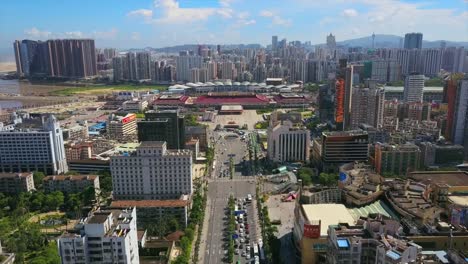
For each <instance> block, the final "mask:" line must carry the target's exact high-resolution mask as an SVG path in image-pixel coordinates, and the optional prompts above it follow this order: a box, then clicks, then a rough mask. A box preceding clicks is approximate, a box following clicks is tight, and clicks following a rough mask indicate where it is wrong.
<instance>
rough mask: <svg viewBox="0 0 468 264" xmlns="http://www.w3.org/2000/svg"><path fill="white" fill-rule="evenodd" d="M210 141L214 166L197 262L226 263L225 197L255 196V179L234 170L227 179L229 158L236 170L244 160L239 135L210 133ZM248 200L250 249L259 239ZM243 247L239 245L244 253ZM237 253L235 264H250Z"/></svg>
mask: <svg viewBox="0 0 468 264" xmlns="http://www.w3.org/2000/svg"><path fill="white" fill-rule="evenodd" d="M213 138H214V146H215V167H214V170H213V173H212V175H211V178H210V179H209V184H208V201H207V211H206V217H205V219H206V221H205V223H204V227H203V228H204V229H203V238H202V244H201V247H200V250H201V251H202V252H201V253H200V255H201V256H202V257H201V259H200V262H199V263H208V264H210V263H211V264H215V263H223V262H224V263H226V257H227V249H228V247H227V245H228V240H227V236H226V232H227V221H226V216H227V207H228V200H229V196H230V195H232V196H233V197H234V198H246V197H247V195H248V194H251V195H254V194H255V186H256V185H255V177H253V176H246V175H242V173H241V172H239V171H236V172H235V173H234V175H233V177H232V179H231V171H230V167H231V165H230V159H231V158H232V163H233V164H234V165H236V166H237V167H239V166H240V164H241V163H242V160H243V159H244V157H246V156H247V158H248V152H247V143H246V141H245V140H243V139H242V137H241V135H237V134H236V133H234V132H225V131H223V132H214V133H213ZM252 200H253V201H252V203H251V204H248V205H247V206H246V208H247V210H248V216H247V219H248V220H247V223H248V225H249V227H250V228H249V232H250V234H249V237H250V244H251V246H252V245H253V244H254V243H256V241H257V240H258V238H260V230H259V225H258V219H257V217H258V216H257V213H256V212H257V209H256V202H255V198H254V199H252ZM246 245H247V244H244V245H243V246H242V248H243V250H244V251H245V247H246ZM241 252H242V249H239V255H234V260H235V262H237V261H239V263H250V261H251V258H250V257H246V256H241ZM248 255H250V252H249V254H248ZM252 259H253V258H252Z"/></svg>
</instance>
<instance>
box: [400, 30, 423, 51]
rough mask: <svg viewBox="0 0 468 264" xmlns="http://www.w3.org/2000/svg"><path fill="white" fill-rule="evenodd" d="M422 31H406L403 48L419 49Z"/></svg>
mask: <svg viewBox="0 0 468 264" xmlns="http://www.w3.org/2000/svg"><path fill="white" fill-rule="evenodd" d="M422 40H423V34H422V33H406V34H405V44H404V45H405V46H404V47H405V49H421V48H422Z"/></svg>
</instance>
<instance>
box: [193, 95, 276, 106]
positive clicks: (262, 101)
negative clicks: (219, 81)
mask: <svg viewBox="0 0 468 264" xmlns="http://www.w3.org/2000/svg"><path fill="white" fill-rule="evenodd" d="M194 104H195V105H197V106H200V107H210V106H221V105H241V106H243V107H244V108H249V107H250V108H252V107H265V106H268V105H270V99H269V98H268V97H266V96H265V95H260V94H223V95H221V94H211V93H210V94H208V95H202V96H199V97H198V98H197V99H196V100H195V102H194Z"/></svg>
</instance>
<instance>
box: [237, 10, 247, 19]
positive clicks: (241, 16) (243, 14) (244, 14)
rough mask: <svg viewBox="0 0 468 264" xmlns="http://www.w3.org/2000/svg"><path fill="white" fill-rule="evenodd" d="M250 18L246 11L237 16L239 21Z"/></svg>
mask: <svg viewBox="0 0 468 264" xmlns="http://www.w3.org/2000/svg"><path fill="white" fill-rule="evenodd" d="M249 16H250V14H249V12H247V11H244V12H240V13H239V14H237V17H238V18H239V19H246V18H248V17H249Z"/></svg>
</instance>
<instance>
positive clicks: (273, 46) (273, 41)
mask: <svg viewBox="0 0 468 264" xmlns="http://www.w3.org/2000/svg"><path fill="white" fill-rule="evenodd" d="M277 48H278V36H273V37H271V49H272V50H276V49H277Z"/></svg>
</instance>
